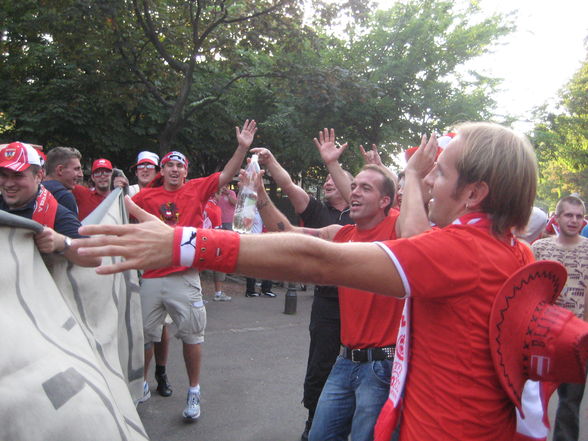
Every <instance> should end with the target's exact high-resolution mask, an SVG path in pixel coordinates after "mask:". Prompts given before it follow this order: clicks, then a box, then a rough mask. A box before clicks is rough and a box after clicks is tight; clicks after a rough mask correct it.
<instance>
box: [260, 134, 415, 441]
mask: <svg viewBox="0 0 588 441" xmlns="http://www.w3.org/2000/svg"><path fill="white" fill-rule="evenodd" d="M333 147H335V146H334V144H333ZM393 178H394V176H393V175H392V173H391V172H390V171H389V170H388V169H386V168H385V167H382V166H377V165H373V164H371V165H366V166H365V167H364V168H363V169H362V170H361V171H360V172H359V173H358V175H357V176H356V177H355V178H354V179H353V181H352V183H351V186H350V190H351V193H350V202H351V209H350V216H351V219H352V220H353V221H354V222H355V224H354V225H345V226H341V225H336V224H333V225H329V226H327V227H324V228H320V229H312V228H307V227H294V226H292V225H291V224H290V223H289V222H288V220H287V219H286V217H285V216H284V215H283V214H282V213H280V212H279V211H278V210H277V208H276V207H275V206H274V205H273V204H272V203H271V201H270V199H269V197H268V196H267V194H266V193H265V190H264V189H263V186H262V185H258V207H259V210H260V213H261V215H262V217H263V220H264V223H265V225H266V226H268V225H269V226H270V229H271V230H279V231H291V232H299V233H305V234H309V235H313V236H315V237H320V238H322V239H325V240H330V241H333V242H372V241H377V240H389V239H395V238H396V232H395V227H396V219H397V217H398V215H396V216H394V217H391V216H388V211H389V210H390V208H391V206H392V203H393V201H394V182H393ZM338 291H339V306H340V313H341V344H342V346H341V347H340V354H339V355H340V356H339V357H338V358H337V359H336V362H335V364H334V365H333V367H332V369H331V371H330V374H329V376H328V379H327V381H326V383H325V385H324V387H323V389H322V392H321V394H320V398H319V401H318V404H317V407H316V411H315V414H314V419H313V422H312V426H311V429H310V433H309V437H308V438H309V440H311V441H312V440H317V441H320V440H326V439H332V440H346V439H347V437H348V436H349V435H351V438H352V439H353V440H357V441H368V440H372V439H373V430H374V425H375V423H376V419H377V418H378V415H379V413H380V410H381V408H382V406H383V404H384V403H385V401H386V398H387V397H388V390H389V383H390V373H391V368H392V360H393V355H394V346H395V344H396V337H397V330H398V327H399V324H400V316H401V313H402V306H403V303H404V302H402V301H400V300H397V299H394V298H390V297H385V296H380V295H377V294H374V293H370V292H366V291H359V290H356V289H352V288H347V287H344V286H342V287H339V288H338Z"/></svg>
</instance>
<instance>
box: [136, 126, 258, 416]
mask: <svg viewBox="0 0 588 441" xmlns="http://www.w3.org/2000/svg"><path fill="white" fill-rule="evenodd" d="M256 131H257V126H256V123H255V121H249V120H247V121H245V124H244V125H243V128H242V130H240V129H239V128H238V127H237V128H236V133H237V141H238V146H237V149H236V150H235V153H234V154H233V156H232V157H231V159H230V160H229V161H228V162H227V164H226V165H225V168H224V169H223V171H222V172H219V173H214V174H213V175H210V176H208V177H204V178H198V179H192V180H189V181H186V176H187V175H188V160H187V159H186V157H185V156H184V155H183V154H182V153H180V152H177V151H172V152H169V153H168V154H166V155H165V156H164V157H163V158H162V160H161V171H160V173H159V174H158V176H157V177H156V178H155V179H154V180H153V181H152V182H151V183H150V184H149V186H148V187H147V188H144V189H143V190H141V191H140V192H139V193H137V194H136V195H135V196H134V197H133V200H134V201H135V203H136V204H137V205H139V206H140V207H142V208H143V209H144V210H146V211H147V212H149V213H151V214H153V215H155V216H157V218H159V219H160V220H162V221H163V222H165V223H166V224H168V225H171V226H192V227H201V226H202V221H203V219H202V213H203V211H204V207H205V205H206V203H207V201H208V199H209V198H210V197H211V196H212V195H213V194H214V193H215V192H216V191H218V190H219V189H220V188H221V187H222V186H223V185H225V184H227V183H229V182H230V181H231V180H232V179H233V176H235V174H236V173H237V172H238V170H239V168H240V167H241V164H242V162H243V159H244V158H245V155H246V154H247V151H248V149H249V147H250V145H251V143H252V142H253V137H254V136H255V132H256ZM141 305H142V309H143V328H144V337H145V343H146V348H147V349H146V350H145V366H146V367H147V366H148V365H149V362H150V360H151V358H152V355H153V349H152V348H151V347H150V346H148V344H149V343H151V342H158V341H160V339H161V326H162V324H163V321H164V318H165V314H166V312H167V313H169V315H170V317H171V318H172V320H173V321H174V323H175V324H176V327H177V328H178V333H177V335H176V336H177V337H178V338H181V339H182V342H183V351H184V360H185V362H186V370H187V372H188V381H189V389H188V397H187V404H186V407H185V409H184V412H183V416H184V418H185V419H186V420H195V419H197V418H198V417H199V416H200V384H199V381H200V363H201V346H200V345H201V343H202V342H203V341H204V329H205V327H206V309H205V308H204V302H203V300H202V292H201V288H200V278H199V275H198V271H197V270H195V269H193V268H190V267H189V266H186V265H180V264H177V263H176V264H174V265H172V266H170V265H166V267H164V268H159V269H155V270H151V271H145V273H144V274H143V280H142V283H141ZM145 371H147V369H145ZM146 374H147V373H146V372H145V375H146ZM144 389H145V391H144V395H145V396H147V395H149V385H148V384H147V381H146V380H145V383H144Z"/></svg>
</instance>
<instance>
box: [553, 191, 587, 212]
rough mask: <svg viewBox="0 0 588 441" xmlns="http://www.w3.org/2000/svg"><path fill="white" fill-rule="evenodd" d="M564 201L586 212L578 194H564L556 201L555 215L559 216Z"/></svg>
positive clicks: (562, 209)
mask: <svg viewBox="0 0 588 441" xmlns="http://www.w3.org/2000/svg"><path fill="white" fill-rule="evenodd" d="M564 203H566V204H570V205H576V206H577V207H582V212H584V213H586V206H585V205H584V201H583V200H582V199H580V198H579V197H578V196H574V195H570V196H564V197H563V198H561V199H560V200H559V201H557V205H556V206H555V215H556V216H560V215H561V214H562V213H563V212H564V206H563V204H564Z"/></svg>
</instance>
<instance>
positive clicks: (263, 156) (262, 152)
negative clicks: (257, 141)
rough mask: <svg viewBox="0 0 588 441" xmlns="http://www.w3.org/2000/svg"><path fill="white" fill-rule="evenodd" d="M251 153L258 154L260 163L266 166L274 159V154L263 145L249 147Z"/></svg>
mask: <svg viewBox="0 0 588 441" xmlns="http://www.w3.org/2000/svg"><path fill="white" fill-rule="evenodd" d="M251 153H253V154H256V155H257V156H258V161H259V164H260V165H263V166H264V167H265V166H267V165H268V164H269V163H270V162H271V161H273V160H275V158H274V154H273V153H272V152H271V151H270V150H269V149H267V148H265V147H255V148H253V149H251Z"/></svg>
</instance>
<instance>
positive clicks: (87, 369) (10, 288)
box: [0, 190, 148, 441]
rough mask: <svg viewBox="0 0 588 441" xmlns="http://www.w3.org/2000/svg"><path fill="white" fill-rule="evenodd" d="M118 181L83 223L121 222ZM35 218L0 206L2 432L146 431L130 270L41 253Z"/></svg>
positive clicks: (115, 435) (117, 434)
mask: <svg viewBox="0 0 588 441" xmlns="http://www.w3.org/2000/svg"><path fill="white" fill-rule="evenodd" d="M121 196H122V195H121V192H120V190H116V191H114V192H113V193H111V195H110V196H109V198H108V199H107V200H105V201H104V202H103V204H101V206H100V207H98V208H97V209H96V211H95V212H94V213H93V214H92V215H90V216H89V217H88V218H87V219H86V221H85V222H84V223H123V222H126V218H127V216H126V213H125V212H124V205H123V204H122V197H121ZM38 227H39V225H38V224H36V223H35V222H33V221H29V220H27V219H23V218H18V217H15V216H12V215H10V214H8V213H5V212H0V243H1V244H2V251H3V252H2V253H0V265H1V266H0V268H1V271H2V272H1V275H0V281H1V294H0V327H1V330H0V342H1V345H0V347H2V349H3V351H4V356H3V357H2V358H1V360H0V440H2V441H12V440H14V441H23V440H31V441H32V440H56V441H57V440H59V441H74V440H75V441H81V440H105V441H106V440H108V441H112V440H146V439H148V437H147V434H146V433H145V430H144V428H143V425H142V423H141V420H140V419H139V416H138V414H137V412H136V408H135V402H136V400H137V399H138V398H139V397H140V396H141V394H142V378H143V335H142V323H141V309H140V299H139V293H138V291H139V287H138V277H137V274H136V272H128V273H126V274H118V275H114V276H99V275H97V274H96V273H95V271H94V269H92V268H80V267H77V266H74V265H71V264H69V262H67V261H66V260H65V259H64V258H62V257H59V256H49V257H48V258H47V257H46V258H45V261H44V260H43V258H42V257H41V255H40V254H39V252H38V250H37V249H36V247H35V244H34V241H33V234H34V229H35V228H38Z"/></svg>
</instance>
